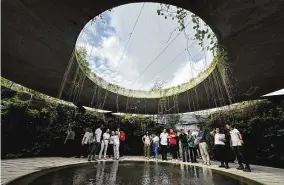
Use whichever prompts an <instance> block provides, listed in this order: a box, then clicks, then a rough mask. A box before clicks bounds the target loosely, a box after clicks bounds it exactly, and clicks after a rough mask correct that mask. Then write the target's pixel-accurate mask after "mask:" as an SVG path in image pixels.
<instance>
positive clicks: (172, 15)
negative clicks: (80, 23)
mask: <svg viewBox="0 0 284 185" xmlns="http://www.w3.org/2000/svg"><path fill="white" fill-rule="evenodd" d="M216 42H217V39H216V37H215V35H214V33H213V32H212V30H211V29H210V28H209V26H207V25H206V24H205V23H204V21H202V19H200V18H199V17H197V16H196V15H194V14H193V13H191V12H189V11H187V10H184V9H181V8H178V7H175V6H170V5H164V4H159V3H132V4H126V5H122V6H118V7H115V8H113V9H111V10H108V11H105V12H103V13H102V14H100V15H99V16H97V17H95V18H94V19H93V20H91V21H89V22H88V23H87V24H86V25H85V27H84V28H83V30H82V31H81V33H80V35H79V37H78V39H77V43H76V51H77V52H76V54H77V60H78V62H79V64H80V66H81V68H82V67H83V68H82V69H83V70H84V71H85V73H86V74H87V75H88V76H89V78H90V79H91V80H92V81H93V82H95V83H97V84H98V85H100V86H102V87H103V88H106V89H108V90H110V91H112V92H115V93H119V94H123V95H127V96H134V97H150V98H151V97H152V98H157V97H161V96H170V95H173V94H176V93H178V92H182V91H185V90H188V89H190V88H192V87H194V86H195V85H197V84H198V83H200V82H201V81H202V80H204V79H205V78H206V77H207V76H208V74H209V73H210V72H211V71H212V70H213V68H214V67H215V63H214V62H212V61H213V53H212V48H213V45H214V43H216Z"/></svg>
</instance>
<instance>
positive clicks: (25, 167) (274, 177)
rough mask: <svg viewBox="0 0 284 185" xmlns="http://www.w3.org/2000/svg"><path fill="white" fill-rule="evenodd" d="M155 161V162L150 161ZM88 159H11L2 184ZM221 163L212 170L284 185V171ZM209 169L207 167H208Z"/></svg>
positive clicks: (3, 169) (5, 162)
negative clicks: (242, 168) (245, 169)
mask: <svg viewBox="0 0 284 185" xmlns="http://www.w3.org/2000/svg"><path fill="white" fill-rule="evenodd" d="M121 160H122V161H144V160H145V159H144V158H142V157H130V156H127V157H123V158H122V159H121ZM150 161H153V160H150ZM86 162H87V161H86V159H76V158H62V157H48V158H47V157H44V158H26V159H10V160H2V161H1V165H2V166H1V184H6V183H8V182H10V181H12V180H14V179H16V178H19V177H21V176H24V175H27V174H30V173H33V172H37V171H40V170H42V169H47V168H52V167H60V166H65V165H72V164H80V163H86ZM167 162H169V163H180V164H188V163H183V162H172V161H167ZM192 165H194V166H200V167H204V165H202V164H192ZM218 165H219V163H215V162H213V164H212V165H211V166H208V168H210V169H215V170H219V171H224V172H228V173H230V174H233V175H238V176H242V177H245V178H248V179H251V180H255V181H257V182H260V183H262V184H267V185H283V184H284V169H278V168H270V167H263V166H255V165H252V166H251V168H252V171H253V172H251V173H246V172H243V171H239V170H236V169H235V168H236V167H237V165H236V164H230V167H231V169H228V170H226V169H222V168H218ZM206 167H207V166H206Z"/></svg>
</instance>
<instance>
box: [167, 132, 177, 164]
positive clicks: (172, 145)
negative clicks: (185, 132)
mask: <svg viewBox="0 0 284 185" xmlns="http://www.w3.org/2000/svg"><path fill="white" fill-rule="evenodd" d="M169 142H170V151H171V154H172V160H176V161H178V159H177V152H178V146H177V134H176V133H175V132H174V130H173V129H170V133H169Z"/></svg>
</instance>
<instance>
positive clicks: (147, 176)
mask: <svg viewBox="0 0 284 185" xmlns="http://www.w3.org/2000/svg"><path fill="white" fill-rule="evenodd" d="M149 184H151V179H150V164H149V162H145V163H144V169H143V176H142V185H149Z"/></svg>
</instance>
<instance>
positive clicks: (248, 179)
mask: <svg viewBox="0 0 284 185" xmlns="http://www.w3.org/2000/svg"><path fill="white" fill-rule="evenodd" d="M19 160H20V159H19ZM119 161H122V162H125V161H129V162H150V163H168V164H178V165H188V166H195V167H200V168H207V169H210V170H213V171H216V172H218V173H221V174H223V175H225V176H229V177H231V178H234V179H238V178H243V179H242V180H243V181H244V182H246V183H249V182H254V183H257V184H260V185H265V184H266V183H264V182H262V181H261V180H260V179H258V178H254V177H253V176H250V175H249V174H252V173H254V172H243V173H242V174H240V173H238V174H237V173H234V171H230V169H223V168H218V167H215V166H213V165H211V166H207V165H203V164H201V163H186V162H181V161H169V160H168V161H162V160H158V161H156V160H154V159H150V160H147V159H145V158H142V157H141V158H139V159H131V158H122V159H120V160H119ZM119 161H118V162H119ZM101 162H107V163H111V162H115V160H100V161H92V162H88V161H82V162H75V163H72V164H66V165H59V166H50V167H44V168H43V169H40V170H38V171H34V172H30V173H27V174H25V175H21V176H18V177H16V178H13V179H11V180H9V181H7V182H4V183H2V184H3V185H9V184H11V183H13V182H15V181H19V180H22V179H25V178H28V177H29V176H34V177H33V178H32V179H36V178H38V177H40V176H42V175H45V174H47V173H50V172H53V171H57V170H62V169H66V168H70V167H74V166H82V165H87V164H96V163H101ZM39 168H40V167H39ZM267 168H271V167H267ZM272 169H274V168H272ZM275 169H277V168H275ZM267 170H269V169H267ZM245 174H248V175H245Z"/></svg>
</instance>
